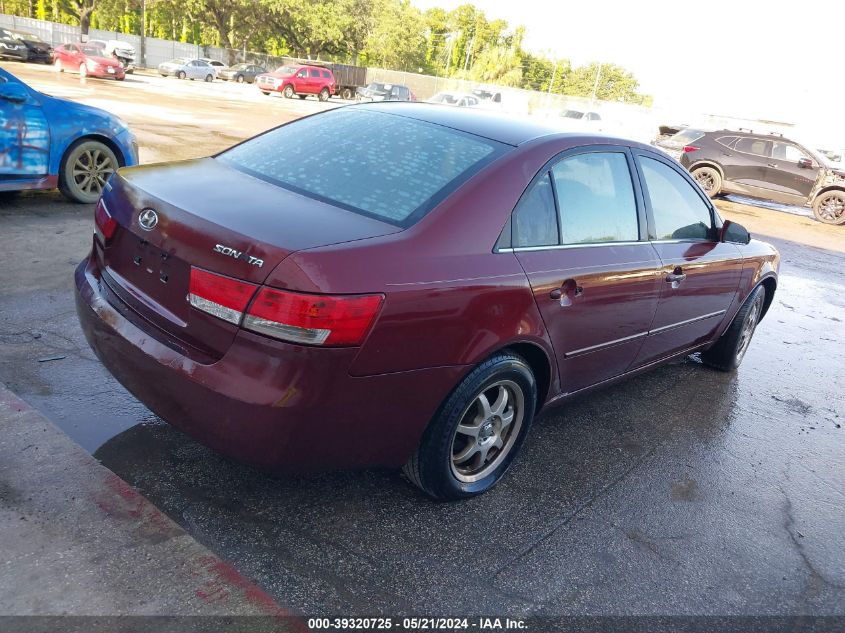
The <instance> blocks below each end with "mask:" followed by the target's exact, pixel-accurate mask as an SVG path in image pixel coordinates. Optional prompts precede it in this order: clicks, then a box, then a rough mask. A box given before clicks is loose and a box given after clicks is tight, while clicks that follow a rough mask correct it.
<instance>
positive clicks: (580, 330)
mask: <svg viewBox="0 0 845 633" xmlns="http://www.w3.org/2000/svg"><path fill="white" fill-rule="evenodd" d="M632 160H633V159H632V157H631V155H630V153H629V151H628V150H627V149H626V148H623V147H612V146H611V147H608V146H601V147H595V148H579V149H578V150H573V151H569V152H566V153H564V154H562V155H561V156H560V158H559V159H558V160H556V161H555V162H554V163H552V164H550V165H549V167H548V168H546V169H544V170H543V171H541V172H540V174H538V176H537V177H535V180H534V183H533V184H532V185H531V186H530V187H529V189H528V190H527V192H526V194H525V195H524V196H523V198H522V200H521V201H520V203H519V205H518V206H517V208H516V209H515V210H514V215H513V219H512V221H511V226H512V248H513V251H514V252H515V254H516V257H517V258H518V260H519V262H520V264H521V265H522V267H523V269H524V270H525V273H526V274H527V276H528V279H529V282H530V283H531V288H532V290H533V292H534V297H535V300H536V302H537V306H538V308H539V309H540V313H541V314H542V316H543V320H544V322H545V325H546V328H547V329H548V331H549V336H550V337H551V341H552V344H553V346H554V349H555V353H556V355H557V364H558V370H559V373H560V377H561V384H562V386H563V390H564V391H565V392H567V393H571V392H574V391H578V390H580V389H583V388H585V387H589V386H591V385H594V384H597V383H600V382H602V381H604V380H607V379H610V378H613V377H615V376H618V375H620V374H622V373H623V372H624V371H625V370H626V369H627V368H628V366H629V365H630V364H631V363H632V362H633V360H634V358H635V357H636V355H637V353H638V351H639V349H640V346H641V345H642V343H643V340H644V339H645V337H646V334H647V331H648V327H649V324H650V323H651V320H652V318H653V317H654V313H655V310H656V309H657V304H658V300H659V294H660V282H659V280H658V274H659V269H660V260H659V259H658V257H657V255H656V253H655V251H654V248H653V247H652V246H651V244H650V243H649V242H648V240H647V239H646V238H647V233H646V222H645V214H644V210H643V205H642V198H641V192H640V188H639V184H638V181H637V180H636V179H635V178H632V176H631V175H632V164H633V163H632Z"/></svg>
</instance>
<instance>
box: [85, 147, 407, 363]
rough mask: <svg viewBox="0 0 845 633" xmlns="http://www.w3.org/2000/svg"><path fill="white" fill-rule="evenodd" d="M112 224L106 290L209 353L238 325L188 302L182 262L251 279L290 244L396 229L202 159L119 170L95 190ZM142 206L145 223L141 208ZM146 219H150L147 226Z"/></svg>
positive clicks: (187, 269)
mask: <svg viewBox="0 0 845 633" xmlns="http://www.w3.org/2000/svg"><path fill="white" fill-rule="evenodd" d="M103 202H104V203H105V205H106V207H107V210H108V213H109V214H110V215H111V216H112V217H113V218H114V219H115V220H116V221H117V224H118V228H117V229H116V231H115V233H114V235H113V236H112V238H111V239H110V240H109V241H108V246H107V247H106V248H105V249H102V250H100V251H99V257H100V259H101V262H100V263H101V265H102V268H103V271H104V278H105V280H106V283H107V285H108V287H109V289H110V291H111V292H112V293H113V294H114V295H115V297H114V298H116V299H117V300H119V301H121V302H122V303H124V304H126V305H127V306H128V307H130V308H131V309H132V310H133V311H134V312H136V313H137V314H138V315H140V316H141V317H143V319H145V320H146V321H148V322H149V323H151V324H152V325H153V326H155V328H156V329H158V330H160V331H161V332H162V333H164V334H165V335H166V336H169V337H174V338H176V339H178V341H180V343H181V344H182V345H180V348H182V349H184V346H189V347H191V348H193V349H195V350H197V351H198V353H199V355H200V356H208V357H210V358H212V359H213V358H219V357H220V356H222V354H223V353H225V351H226V350H227V349H228V348H229V346H230V345H231V342H232V340H233V339H234V336H235V334H236V333H237V330H238V327H239V326H238V325H236V324H233V323H228V322H226V321H224V320H221V319H219V318H216V317H214V316H211V315H209V314H206V313H203V312H201V311H199V310H196V309H195V308H192V307H191V305H190V303H189V300H188V293H189V284H190V278H191V268H192V267H197V268H201V269H203V270H206V271H210V272H212V273H215V274H219V275H225V276H227V277H231V278H234V279H238V280H241V281H246V282H249V283H252V284H261V283H262V282H263V281H264V280H265V279H266V277H267V275H268V274H269V273H270V272H271V271H272V270H273V269H274V268H275V267H276V266H277V265H278V264H279V263H280V262H281V261H282V260H283V259H284V258H285V257H287V256H288V255H289V254H290V253H292V252H294V251H298V250H302V249H307V248H314V247H318V246H326V245H329V244H335V243H340V242H346V241H352V240H359V239H365V238H368V237H375V236H378V235H385V234H388V233H393V232H396V231H399V230H400V229H399V227H396V226H393V225H391V224H387V223H384V222H380V221H378V220H374V219H371V218H367V217H364V216H361V215H359V214H356V213H351V212H348V211H345V210H343V209H340V208H337V207H334V206H332V205H329V204H326V203H323V202H320V201H317V200H314V199H312V198H308V197H305V196H302V195H299V194H297V193H294V192H291V191H288V190H286V189H283V188H281V187H278V186H275V185H272V184H270V183H267V182H264V181H263V180H259V179H257V178H254V177H252V176H249V175H247V174H245V173H242V172H240V171H237V170H235V169H232V168H230V167H227V166H226V165H223V164H222V163H220V162H219V161H217V160H214V159H212V158H207V159H200V160H192V161H186V162H181V163H174V164H167V165H151V166H144V167H136V168H132V169H128V170H121V172H119V174H118V175H117V176H115V177H114V178H113V179H112V181H111V188H110V190H109V191H107V192H106V194H105V195H104V196H103ZM147 209H150V210H152V211H153V212H154V213H155V218H156V221H155V222H153V221H152V216H150V215H149V213H147V214H146V215H147V216H148V217H146V219H147V220H149V221H148V222H146V224H147V226H146V227H145V226H143V225H142V222H141V218H142V214H143V212H144V211H145V210H147ZM150 225H152V226H150Z"/></svg>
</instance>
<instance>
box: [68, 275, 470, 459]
mask: <svg viewBox="0 0 845 633" xmlns="http://www.w3.org/2000/svg"><path fill="white" fill-rule="evenodd" d="M75 282H76V309H77V314H78V317H79V322H80V324H81V326H82V329H83V331H84V333H85V337H86V338H87V340H88V343H89V344H90V345H91V347H92V348H93V350H94V352H95V353H96V354H97V356H98V358H99V359H100V360H101V361H102V363H103V364H104V365H105V366H106V368H107V369H108V370H109V371H110V372H111V373H112V374H113V375H114V377H115V378H117V380H118V381H119V382H120V383H121V384H122V385H123V386H124V387H126V388H127V389H128V390H129V391H130V392H132V393H133V394H134V395H135V396H136V397H137V398H138V399H139V400H140V401H141V402H143V403H144V404H145V405H147V406H148V407H149V408H150V409H151V410H152V411H153V412H155V413H156V414H157V415H159V416H160V417H161V418H163V419H164V420H165V421H167V422H169V423H170V424H172V425H173V426H175V427H177V428H178V429H180V430H182V431H184V432H185V433H187V434H189V435H191V436H192V437H194V438H196V439H197V440H199V441H200V442H202V443H203V444H206V445H208V446H209V447H211V448H213V449H214V450H216V451H218V452H220V453H222V454H224V455H227V456H229V457H232V458H234V459H237V460H240V461H244V462H247V463H250V464H253V465H256V466H259V467H264V468H268V469H272V470H280V471H290V472H302V471H318V470H330V469H337V468H359V467H368V466H386V467H398V466H401V465H402V464H404V463H405V462H406V461H407V460H408V458H409V457H410V455H411V453H412V452H413V450H414V449H415V448H416V446H417V443H418V442H419V438H420V436H421V435H422V432H423V430H424V429H425V427H426V425H427V424H428V421H429V420H430V419H431V417H432V416H433V415H434V412H435V411H436V409H437V407H438V406H439V404H440V403H441V402H442V401H443V400H444V399H445V397H446V396H447V394H448V393H449V391H450V390H451V389H452V388H453V386H454V385H455V384H456V383H457V382H458V381H459V380H460V378H461V377H462V376H463V374H464V372H465V371H466V368H465V367H463V366H458V367H439V368H433V369H425V370H418V371H410V372H399V373H391V374H382V375H377V376H368V377H353V376H350V375H349V371H348V368H349V366H350V365H351V363H352V360H353V359H354V357H355V355H356V354H357V350H356V349H351V348H346V349H344V348H335V349H331V348H324V349H321V348H313V347H307V346H299V345H290V344H285V343H280V342H276V341H273V340H271V339H267V338H265V337H262V336H259V335H255V334H251V333H249V332H244V331H241V332H239V333H238V335H237V336H236V338H235V340H234V342H233V344H232V346H231V347H230V348H229V350H228V351H227V352H226V354H225V355H224V356H223V358H221V359H220V360H219V361H217V362H214V363H212V364H207V365H206V364H201V363H198V362H196V361H193V360H191V359H190V358H188V357H187V356H185V355H183V354H181V353H180V352H179V351H177V350H176V349H175V347H172V346H170V345H167V344H165V342H163V340H164V338H166V336H167V335H166V334H164V333H161V332H158V333H156V332H153V331H152V330H153V326H150V328H149V330H148V329H147V328H144V329H142V328H140V327H138V326H136V325H135V324H134V323H133V321H134V322H135V323H137V322H138V318H139V317H138V316H137V315H134V318H133V320H132V321H130V320H129V319H128V318H127V317H126V316H124V314H125V313H126V312H127V311H128V308H127V307H126V306H119V307H115V306H112V305H111V304H109V303H108V302H107V301H106V299H105V298H104V295H103V293H102V291H101V284H102V283H103V281H102V279H101V276H100V272H99V269H98V267H97V264H96V262H95V261H92V260H91V259H86V260H85V261H83V262H82V263H81V264H80V265H79V267H78V268H77V270H76V274H75ZM154 336H155V338H154Z"/></svg>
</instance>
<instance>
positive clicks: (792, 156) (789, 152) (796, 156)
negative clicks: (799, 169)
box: [772, 141, 810, 164]
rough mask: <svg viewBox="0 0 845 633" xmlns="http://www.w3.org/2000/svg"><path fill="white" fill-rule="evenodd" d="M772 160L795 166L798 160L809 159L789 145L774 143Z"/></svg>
mask: <svg viewBox="0 0 845 633" xmlns="http://www.w3.org/2000/svg"><path fill="white" fill-rule="evenodd" d="M772 158H776V159H778V160H785V161H786V162H788V163H796V164H797V163H798V161H799V160H800V159H802V158H807V159H809V158H810V157H809V156H807V154H805V153H804V152H803V151H801V150H800V149H798V148H797V147H796V146H795V145H792V144H791V143H781V142H778V141H775V143H774V145H773V147H772Z"/></svg>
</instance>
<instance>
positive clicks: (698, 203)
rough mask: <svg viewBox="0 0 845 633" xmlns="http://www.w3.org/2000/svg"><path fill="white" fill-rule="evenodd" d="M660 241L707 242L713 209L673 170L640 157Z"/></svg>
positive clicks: (655, 161) (652, 160)
mask: <svg viewBox="0 0 845 633" xmlns="http://www.w3.org/2000/svg"><path fill="white" fill-rule="evenodd" d="M640 166H641V167H642V170H643V178H644V179H645V185H646V191H647V193H648V197H649V200H650V201H651V212H652V214H653V216H654V224H655V232H656V234H657V239H658V240H690V239H693V240H695V239H701V240H706V239H709V237H710V227H711V226H712V219H711V217H710V208H709V207H708V206H707V204H705V202H704V201H703V200H702V199H701V196H699V195H698V192H697V191H696V190H695V189H694V188H693V186H692V185H691V184H690V183H689V182H688V181H687V180H686V179H685V178H683V177H682V176H681V175H680V174H679V173H678V172H676V171H675V170H674V169H672V168H671V167H669V166H667V165H664V164H663V163H661V162H660V161H657V160H654V159H652V158H646V157H644V156H642V157H640Z"/></svg>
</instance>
